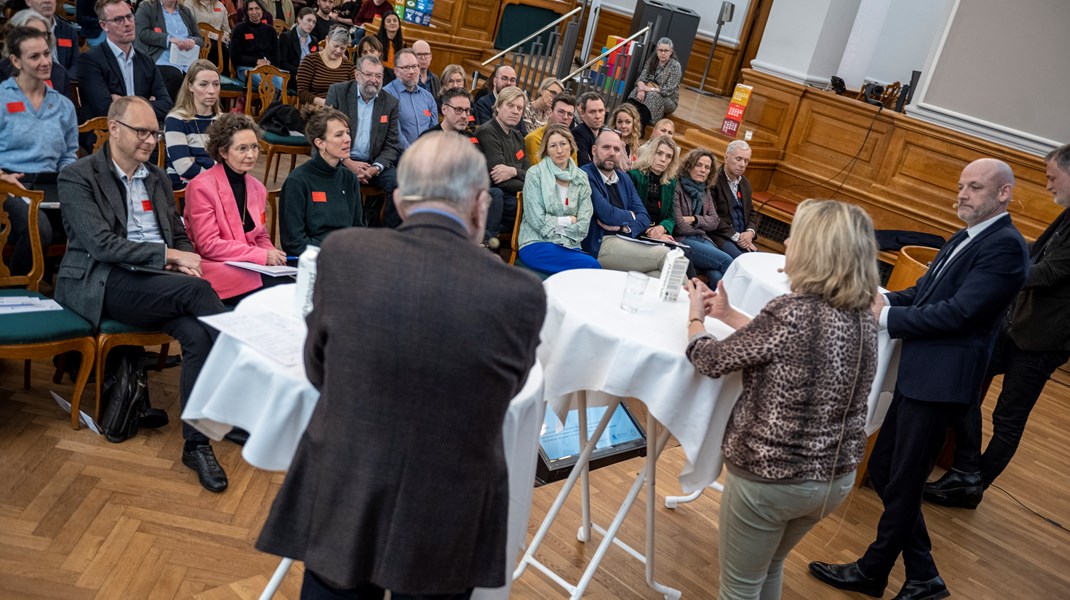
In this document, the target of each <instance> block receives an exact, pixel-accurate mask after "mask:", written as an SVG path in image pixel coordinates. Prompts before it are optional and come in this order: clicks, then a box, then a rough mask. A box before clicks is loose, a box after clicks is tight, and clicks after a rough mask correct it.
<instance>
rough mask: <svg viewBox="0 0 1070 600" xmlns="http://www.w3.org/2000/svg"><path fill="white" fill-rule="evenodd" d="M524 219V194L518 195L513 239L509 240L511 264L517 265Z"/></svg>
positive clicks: (518, 193) (519, 193)
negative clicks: (517, 253) (517, 252)
mask: <svg viewBox="0 0 1070 600" xmlns="http://www.w3.org/2000/svg"><path fill="white" fill-rule="evenodd" d="M523 218H524V192H517V193H516V218H515V219H513V237H511V238H509V264H511V265H515V264H516V251H517V244H518V243H519V240H520V221H522V220H523Z"/></svg>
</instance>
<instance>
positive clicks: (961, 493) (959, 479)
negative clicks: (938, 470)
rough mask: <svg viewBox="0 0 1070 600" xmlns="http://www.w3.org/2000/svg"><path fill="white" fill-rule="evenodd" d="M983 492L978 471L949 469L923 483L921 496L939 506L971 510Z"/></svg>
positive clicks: (979, 501) (978, 502) (975, 506)
mask: <svg viewBox="0 0 1070 600" xmlns="http://www.w3.org/2000/svg"><path fill="white" fill-rule="evenodd" d="M984 493H985V492H984V486H983V485H982V481H981V474H980V473H963V472H962V471H956V470H954V469H951V470H950V471H948V472H947V473H944V476H943V477H941V478H940V479H937V480H936V481H934V482H932V483H928V484H925V491H924V492H923V493H922V497H923V498H925V499H926V500H927V501H929V502H932V503H933V504H939V505H940V506H950V507H952V508H969V509H971V510H972V509H975V508H977V505H978V504H980V503H981V498H982V497H983V496H984Z"/></svg>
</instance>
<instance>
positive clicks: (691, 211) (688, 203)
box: [673, 148, 732, 285]
mask: <svg viewBox="0 0 1070 600" xmlns="http://www.w3.org/2000/svg"><path fill="white" fill-rule="evenodd" d="M716 168H717V160H716V159H714V157H713V153H712V152H710V151H709V150H707V149H705V148H695V149H694V150H692V151H691V152H688V153H687V156H686V157H685V158H684V165H683V167H682V168H681V169H680V179H679V180H678V181H677V182H676V191H675V192H674V193H673V210H674V211H675V213H676V214H675V216H676V226H675V232H676V234H677V238H678V239H680V241H681V242H683V243H684V244H687V245H688V246H691V260H692V262H694V264H695V269H697V270H698V271H699V272H701V273H705V274H706V277H708V278H709V280H710V285H713V284H715V283H717V282H718V281H720V280H721V277H723V276H724V273H725V271H727V270H728V267H729V266H730V265H731V264H732V257H731V256H729V255H728V254H726V253H725V252H724V251H723V250H721V249H720V248H718V247H717V244H716V242H714V241H713V238H711V237H710V234H711V233H713V232H714V231H717V226H718V225H719V224H720V222H721V219H720V217H718V216H717V208H716V205H715V204H714V202H713V186H714V185H716V184H717V178H716V177H711V176H710V175H711V174H712V173H713V171H714V169H716Z"/></svg>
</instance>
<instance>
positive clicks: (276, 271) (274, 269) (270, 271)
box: [223, 260, 297, 277]
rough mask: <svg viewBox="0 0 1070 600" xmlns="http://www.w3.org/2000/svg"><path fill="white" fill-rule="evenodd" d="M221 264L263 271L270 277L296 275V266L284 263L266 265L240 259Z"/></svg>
mask: <svg viewBox="0 0 1070 600" xmlns="http://www.w3.org/2000/svg"><path fill="white" fill-rule="evenodd" d="M223 264H227V265H230V266H232V267H238V268H239V269H248V270H250V271H256V272H257V273H263V274H264V275H270V276H272V277H283V276H285V275H289V276H291V277H295V276H296V275H297V267H287V266H286V265H279V266H267V265H258V264H256V263H251V262H244V261H240V260H228V261H226V262H225V263H223Z"/></svg>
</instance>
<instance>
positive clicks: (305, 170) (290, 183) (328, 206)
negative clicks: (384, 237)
mask: <svg viewBox="0 0 1070 600" xmlns="http://www.w3.org/2000/svg"><path fill="white" fill-rule="evenodd" d="M305 136H306V137H307V138H308V139H309V140H310V141H311V142H312V145H313V146H315V149H314V151H313V152H312V158H311V159H310V160H309V161H308V162H306V163H305V164H303V165H301V166H300V167H297V168H296V169H294V170H293V172H292V173H290V175H289V176H288V177H287V178H286V182H285V183H283V184H282V196H281V198H280V207H279V215H280V218H279V226H280V228H281V233H282V249H283V250H284V251H285V252H286V254H288V255H290V256H298V255H300V254H301V253H302V252H304V251H305V247H306V246H320V245H321V244H323V239H324V238H326V237H327V234H329V233H330V232H332V231H334V230H336V229H344V228H346V227H358V226H363V225H364V214H363V211H362V209H361V202H360V180H358V179H357V176H356V175H354V174H353V173H352V172H351V171H350V170H349V169H347V168H346V167H345V166H343V165H342V161H343V160H345V159H346V158H349V148H350V145H351V140H350V137H349V119H348V118H346V116H345V114H344V113H342V112H340V111H338V110H335V109H333V108H323V109H312V111H311V114H308V115H306V125H305Z"/></svg>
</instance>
